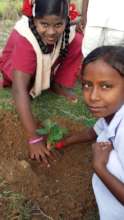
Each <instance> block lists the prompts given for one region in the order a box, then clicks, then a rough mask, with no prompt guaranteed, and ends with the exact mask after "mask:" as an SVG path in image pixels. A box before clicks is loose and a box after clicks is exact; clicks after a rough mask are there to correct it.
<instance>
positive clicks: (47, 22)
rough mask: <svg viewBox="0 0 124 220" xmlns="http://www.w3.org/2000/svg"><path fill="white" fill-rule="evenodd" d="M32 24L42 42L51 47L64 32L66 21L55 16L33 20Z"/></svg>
mask: <svg viewBox="0 0 124 220" xmlns="http://www.w3.org/2000/svg"><path fill="white" fill-rule="evenodd" d="M34 23H35V26H36V29H37V31H38V33H39V35H40V36H41V38H42V41H43V42H44V43H45V44H50V45H53V44H55V43H56V42H57V40H58V39H59V37H60V36H61V34H62V33H63V32H64V29H65V25H66V21H65V19H62V18H61V17H59V16H56V15H48V16H44V17H42V18H39V19H36V18H35V19H34Z"/></svg>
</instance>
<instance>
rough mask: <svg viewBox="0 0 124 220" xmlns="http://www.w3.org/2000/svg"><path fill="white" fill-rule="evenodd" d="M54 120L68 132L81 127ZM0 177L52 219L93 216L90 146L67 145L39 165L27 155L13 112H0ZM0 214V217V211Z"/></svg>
mask: <svg viewBox="0 0 124 220" xmlns="http://www.w3.org/2000/svg"><path fill="white" fill-rule="evenodd" d="M54 120H55V121H57V122H58V123H60V124H61V125H63V126H64V127H67V128H68V129H69V130H70V132H75V131H76V130H81V129H82V126H81V125H80V124H77V123H74V122H72V121H69V120H66V119H63V118H55V119H54ZM0 176H2V177H3V178H4V179H5V180H6V182H7V183H8V184H9V186H10V187H11V190H13V191H15V192H21V193H23V194H24V195H25V196H26V198H27V199H29V200H32V201H37V202H38V204H39V206H40V208H41V209H42V210H43V211H44V212H45V213H47V215H49V216H51V217H52V218H53V219H54V220H81V219H84V220H92V219H94V218H92V216H93V215H95V214H94V213H96V206H95V202H94V196H93V192H92V187H91V176H92V168H91V149H90V145H82V144H80V145H79V144H78V145H73V146H72V147H71V146H70V147H69V148H66V149H64V150H63V151H62V152H61V155H59V157H58V159H57V161H56V162H52V165H51V167H50V168H44V167H40V166H39V164H38V163H37V162H36V161H31V160H30V159H29V158H28V152H27V143H26V140H25V137H24V132H23V129H22V127H21V124H20V122H19V119H18V117H17V115H16V114H15V113H11V112H0ZM4 209H5V207H3V210H4ZM0 211H1V210H0ZM0 216H1V217H0V219H3V218H2V213H1V212H0ZM38 219H43V218H42V217H39V218H38Z"/></svg>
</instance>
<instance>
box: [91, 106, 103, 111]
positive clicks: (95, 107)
mask: <svg viewBox="0 0 124 220" xmlns="http://www.w3.org/2000/svg"><path fill="white" fill-rule="evenodd" d="M88 108H89V110H90V111H91V112H99V111H101V110H103V108H104V107H102V106H88Z"/></svg>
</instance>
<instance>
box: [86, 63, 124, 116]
mask: <svg viewBox="0 0 124 220" xmlns="http://www.w3.org/2000/svg"><path fill="white" fill-rule="evenodd" d="M82 83H83V96H84V100H85V102H86V104H87V106H88V108H89V110H90V111H91V113H92V114H93V116H94V117H96V118H100V117H104V118H106V119H108V120H110V119H111V118H112V117H113V115H114V113H115V112H116V111H117V110H118V109H119V108H120V107H121V106H122V105H123V104H124V77H122V76H121V75H120V74H119V73H118V72H117V71H116V70H115V69H113V68H112V67H111V66H110V65H108V64H107V63H105V62H104V61H103V60H97V61H94V62H91V63H89V64H88V65H87V66H86V67H85V68H84V72H83V82H82Z"/></svg>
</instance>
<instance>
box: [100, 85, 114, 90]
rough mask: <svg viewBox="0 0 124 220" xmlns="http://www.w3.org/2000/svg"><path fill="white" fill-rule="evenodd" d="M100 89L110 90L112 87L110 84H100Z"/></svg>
mask: <svg viewBox="0 0 124 220" xmlns="http://www.w3.org/2000/svg"><path fill="white" fill-rule="evenodd" d="M101 88H102V89H111V88H112V85H111V84H101Z"/></svg>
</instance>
